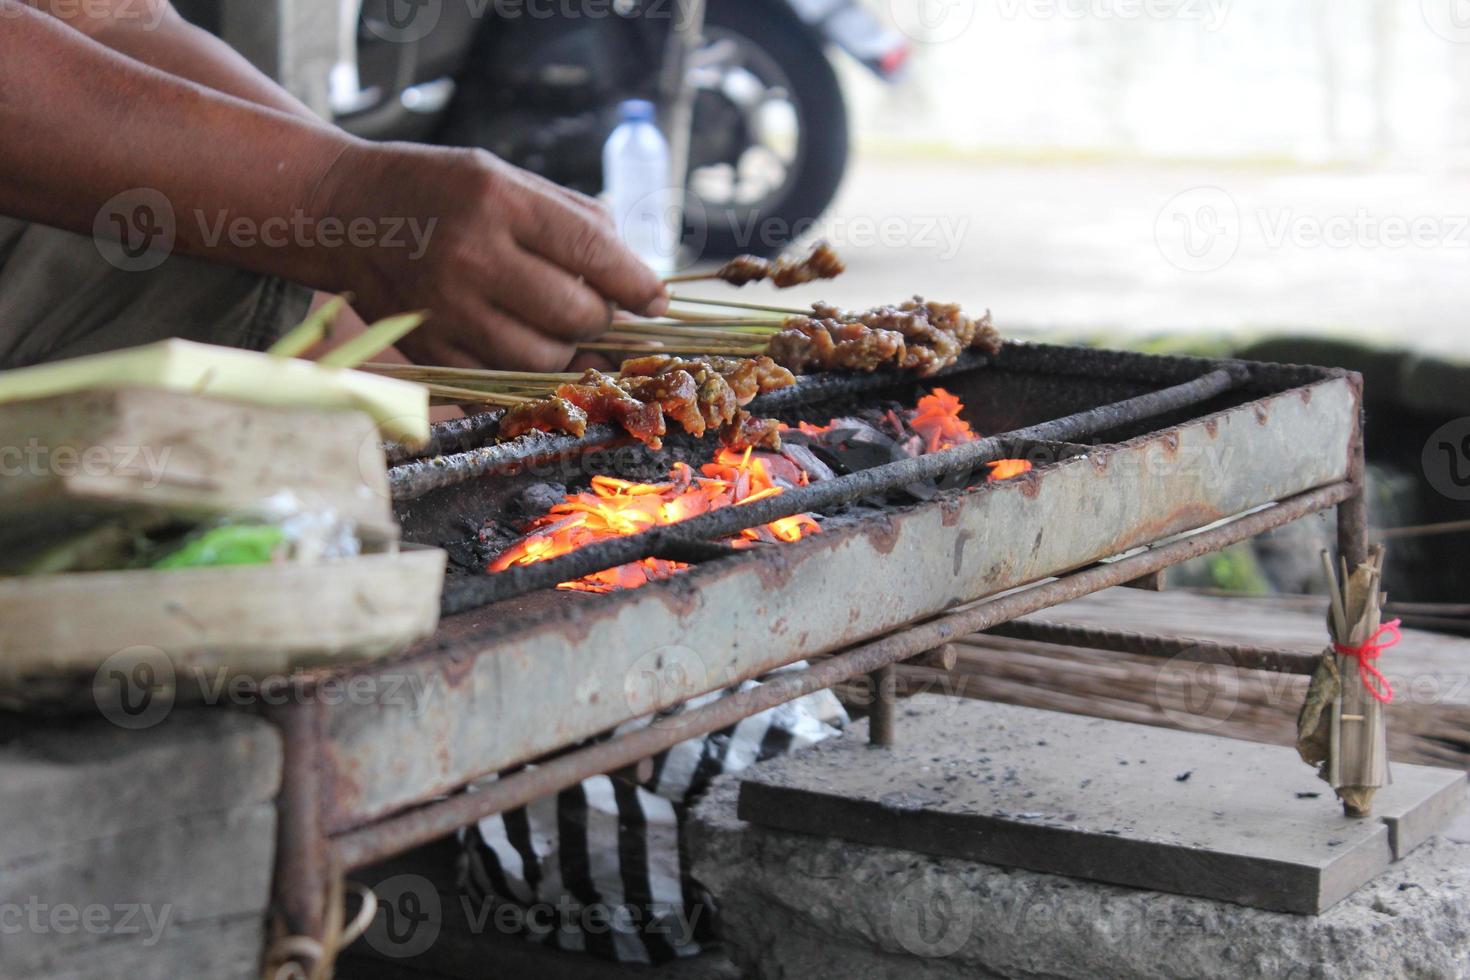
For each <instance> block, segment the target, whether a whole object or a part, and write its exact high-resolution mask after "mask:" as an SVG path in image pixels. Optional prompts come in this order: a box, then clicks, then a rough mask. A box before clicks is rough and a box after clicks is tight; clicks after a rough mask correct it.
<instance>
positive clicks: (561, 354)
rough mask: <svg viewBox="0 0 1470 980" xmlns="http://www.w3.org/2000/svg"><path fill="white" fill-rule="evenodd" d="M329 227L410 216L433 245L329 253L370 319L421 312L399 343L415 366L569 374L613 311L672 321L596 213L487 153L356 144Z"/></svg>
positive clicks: (659, 291)
mask: <svg viewBox="0 0 1470 980" xmlns="http://www.w3.org/2000/svg"><path fill="white" fill-rule="evenodd" d="M310 210H311V211H312V212H313V213H314V215H315V216H316V217H317V218H318V219H320V218H326V217H331V218H339V219H341V220H342V221H344V222H351V221H352V220H353V219H357V218H370V219H372V220H374V221H376V222H380V223H382V226H386V225H387V224H389V223H393V222H396V221H398V220H400V219H402V220H408V219H412V220H414V221H416V222H417V223H418V224H417V227H419V228H421V229H426V230H427V231H428V235H427V242H426V247H425V248H422V249H416V248H414V247H412V245H413V242H412V241H411V240H405V241H404V247H401V248H394V247H384V246H381V245H379V246H377V247H374V248H365V249H351V248H344V249H343V250H341V253H342V254H339V255H325V256H323V259H325V260H326V261H327V262H328V263H335V264H336V266H337V267H336V268H335V269H331V268H328V269H326V270H325V271H324V275H327V276H337V277H340V278H339V283H340V284H339V285H338V286H335V287H334V288H340V289H343V290H348V291H351V292H352V293H354V294H355V295H356V296H357V297H358V300H357V303H356V304H355V305H356V306H357V307H358V309H359V310H360V311H361V312H362V313H363V314H364V316H366V317H367V318H368V319H370V320H371V319H373V318H376V317H379V316H386V315H389V314H392V313H401V312H403V311H405V310H415V309H425V310H428V311H430V312H431V313H432V315H433V316H432V319H431V320H430V322H429V323H428V324H427V325H426V326H424V327H423V328H421V329H420V330H419V331H418V332H416V333H415V334H412V335H410V336H409V337H408V338H406V339H405V340H404V341H402V342H401V343H400V344H399V346H400V348H401V349H402V350H403V351H404V353H406V354H407V355H408V356H409V357H411V358H413V359H414V360H416V361H418V362H419V363H428V364H441V365H450V366H458V367H485V366H493V367H500V368H508V369H516V370H527V371H559V370H561V369H563V368H564V367H566V365H567V364H568V363H569V362H570V361H571V360H572V358H573V356H574V355H575V353H576V344H577V342H578V341H583V340H591V339H594V338H596V337H597V336H599V335H600V334H602V333H603V332H604V331H606V330H607V328H608V325H609V323H610V321H611V318H612V311H613V309H612V308H613V304H616V305H617V306H621V307H622V308H624V309H627V310H632V311H634V312H636V313H640V314H645V315H657V314H659V313H662V312H663V310H664V309H665V307H666V306H667V305H668V304H667V299H666V296H665V293H664V288H663V284H662V283H661V282H660V280H659V279H658V277H657V276H656V275H654V273H653V272H652V271H651V270H649V269H648V267H647V266H645V265H643V263H641V262H639V261H638V259H637V258H636V257H635V256H634V255H633V254H632V253H631V252H629V251H628V250H627V249H626V248H624V247H623V245H622V244H621V243H620V242H619V241H618V239H617V235H616V232H615V231H614V229H613V227H612V221H611V219H610V217H609V216H608V214H607V212H606V211H604V210H603V209H602V208H601V207H600V206H599V205H598V204H597V202H595V201H593V200H591V199H590V198H586V197H583V196H582V195H580V194H576V193H573V192H571V191H568V190H565V189H563V188H560V187H557V186H556V185H555V184H552V183H551V182H549V181H547V180H544V179H542V178H540V177H537V176H535V175H534V174H530V173H527V172H526V171H524V170H519V169H517V168H515V167H512V166H510V165H508V164H506V163H504V162H502V161H501V160H498V159H496V158H495V157H493V156H491V155H490V154H488V153H484V152H482V151H478V150H446V149H439V148H433V147H423V146H413V145H408V144H358V145H355V146H354V147H352V148H351V149H349V150H348V151H347V152H346V153H344V154H343V156H342V157H341V158H340V159H339V160H338V161H337V163H336V165H334V166H333V167H332V169H331V171H330V172H329V174H328V176H327V178H326V180H325V181H324V183H323V187H322V189H321V192H320V195H319V204H317V205H314V206H312V207H311V209H310Z"/></svg>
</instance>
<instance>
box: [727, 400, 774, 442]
mask: <svg viewBox="0 0 1470 980" xmlns="http://www.w3.org/2000/svg"><path fill="white" fill-rule="evenodd" d="M720 441H721V442H723V443H724V444H725V445H726V446H728V447H730V448H731V449H750V448H754V449H770V450H772V451H773V452H779V451H780V450H781V423H780V422H778V421H776V420H775V419H762V418H756V417H755V416H754V415H751V414H750V413H749V412H747V411H745V410H743V409H742V410H741V411H739V412H737V413H736V415H735V418H734V419H732V420H731V421H730V422H729V424H727V425H726V426H725V427H724V428H723V429H721V430H720Z"/></svg>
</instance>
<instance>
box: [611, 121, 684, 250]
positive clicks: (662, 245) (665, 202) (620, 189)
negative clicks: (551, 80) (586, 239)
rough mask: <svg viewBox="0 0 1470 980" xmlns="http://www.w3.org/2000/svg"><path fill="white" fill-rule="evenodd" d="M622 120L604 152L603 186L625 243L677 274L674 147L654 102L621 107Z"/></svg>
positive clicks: (619, 232)
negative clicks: (672, 172)
mask: <svg viewBox="0 0 1470 980" xmlns="http://www.w3.org/2000/svg"><path fill="white" fill-rule="evenodd" d="M618 112H619V115H620V116H621V117H622V122H621V123H620V124H619V125H618V128H617V129H614V130H613V131H612V135H611V136H609V137H608V138H607V145H606V146H604V147H603V149H602V174H603V187H604V189H605V191H606V194H607V202H608V206H609V207H610V208H611V209H612V213H613V217H614V218H615V219H616V221H617V225H618V234H619V235H620V236H621V237H622V240H623V244H625V245H627V246H628V248H630V249H632V250H633V252H634V253H635V254H636V255H637V256H638V257H639V258H641V259H642V260H643V261H644V262H645V263H647V264H648V266H649V267H650V268H652V269H653V270H654V271H655V272H657V273H658V274H659V275H663V276H666V275H669V274H670V273H672V272H673V271H674V261H675V258H676V254H675V253H676V250H677V248H678V242H677V241H676V240H675V236H674V228H675V214H674V207H675V204H674V194H673V191H672V188H670V186H669V144H668V141H667V140H665V139H664V136H663V133H660V132H659V131H658V124H657V123H655V122H654V118H653V116H654V110H653V103H652V102H645V101H643V100H642V99H630V100H628V101H627V102H624V103H623V104H622V105H620V106H619V107H618Z"/></svg>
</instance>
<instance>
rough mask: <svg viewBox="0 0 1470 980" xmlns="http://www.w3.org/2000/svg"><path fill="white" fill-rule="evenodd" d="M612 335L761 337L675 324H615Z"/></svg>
mask: <svg viewBox="0 0 1470 980" xmlns="http://www.w3.org/2000/svg"><path fill="white" fill-rule="evenodd" d="M741 326H751V327H764V326H765V324H762V323H749V322H747V323H743V324H741ZM775 331H776V328H774V327H772V328H771V330H770V332H771V333H774V332H775ZM609 332H610V333H636V334H654V335H657V336H667V337H706V338H707V337H714V336H720V335H726V336H730V337H733V338H734V339H736V340H744V341H747V342H749V341H753V340H755V339H756V338H757V337H758V336H759V335H758V334H750V333H736V332H735V331H734V330H729V329H725V328H722V327H695V326H681V325H678V324H673V323H652V322H647V323H614V324H613V325H612V330H611V331H609Z"/></svg>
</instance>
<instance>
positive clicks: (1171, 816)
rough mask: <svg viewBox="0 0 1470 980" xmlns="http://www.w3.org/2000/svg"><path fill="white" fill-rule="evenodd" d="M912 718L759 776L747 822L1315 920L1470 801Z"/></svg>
mask: <svg viewBox="0 0 1470 980" xmlns="http://www.w3.org/2000/svg"><path fill="white" fill-rule="evenodd" d="M899 712H900V718H899V726H898V731H899V744H898V745H897V746H896V747H894V748H891V749H880V748H874V747H872V746H869V745H868V744H867V733H866V726H865V725H862V724H859V725H857V726H854V729H853V730H852V731H851V732H850V734H849V735H848V736H847V737H845V738H842V739H837V740H833V741H829V742H826V743H823V744H822V745H819V746H817V747H816V748H814V749H812V750H810V751H807V752H803V753H799V754H797V755H794V756H790V757H787V758H784V759H778V760H774V761H773V762H771V763H768V764H765V765H762V766H759V767H757V768H756V769H754V770H752V771H751V772H750V773H749V775H748V777H747V778H746V780H745V781H744V783H743V784H742V787H741V793H740V804H739V816H740V818H741V819H743V820H749V821H751V822H754V823H757V824H761V825H763V826H766V827H770V828H774V829H779V830H786V831H797V832H801V833H807V834H819V835H824V836H825V835H831V836H838V837H843V838H846V839H848V840H852V841H860V842H863V843H869V844H876V845H886V846H890V847H898V848H904V849H906V850H909V851H919V852H922V853H927V854H932V855H937V856H944V857H956V858H967V859H972V860H976V861H983V862H986V863H990V864H998V865H1004V866H1007V867H1015V868H1026V869H1029V870H1032V871H1043V872H1050V873H1054V874H1063V875H1068V876H1070V877H1074V878H1085V879H1091V880H1095V881H1103V882H1110V883H1113V884H1119V885H1128V886H1132V887H1136V888H1147V889H1153V890H1158V891H1164V892H1170V893H1174V894H1179V895H1196V896H1201V897H1205V898H1213V899H1220V900H1224V901H1230V902H1236V903H1239V904H1242V905H1248V906H1252V907H1255V908H1260V909H1267V910H1274V911H1281V912H1294V913H1300V914H1316V913H1321V912H1323V911H1325V910H1327V909H1329V908H1331V907H1332V906H1333V905H1335V904H1336V903H1338V902H1339V901H1341V900H1342V899H1344V898H1345V897H1347V896H1348V895H1349V894H1351V893H1352V892H1353V891H1354V890H1356V889H1357V888H1359V887H1360V886H1362V885H1363V884H1365V883H1366V882H1368V881H1369V880H1371V879H1372V878H1374V877H1375V876H1377V875H1378V874H1380V873H1382V872H1383V871H1384V870H1385V869H1386V868H1387V867H1388V866H1389V865H1390V864H1391V863H1392V862H1393V861H1394V860H1396V859H1397V858H1398V857H1402V856H1403V854H1404V853H1406V852H1407V851H1408V850H1409V849H1412V848H1413V847H1414V846H1416V845H1417V844H1419V843H1421V842H1423V841H1424V840H1425V839H1427V838H1428V837H1430V836H1432V835H1433V834H1434V833H1436V832H1438V830H1439V829H1440V828H1441V827H1442V826H1443V825H1444V824H1445V823H1446V822H1447V821H1448V819H1449V818H1450V816H1451V815H1452V813H1453V811H1454V809H1455V808H1456V807H1458V805H1459V804H1460V802H1461V801H1462V800H1463V799H1464V795H1465V774H1464V773H1463V772H1458V771H1454V770H1445V769H1434V768H1430V767H1424V766H1406V765H1399V766H1395V767H1394V770H1393V775H1394V785H1392V786H1390V787H1387V788H1385V789H1384V790H1382V791H1380V793H1379V795H1378V797H1377V799H1376V801H1375V816H1374V817H1373V818H1371V819H1366V820H1353V819H1349V818H1347V817H1344V816H1343V814H1342V811H1341V809H1340V807H1339V805H1338V803H1337V801H1336V799H1335V798H1334V797H1333V795H1332V792H1331V790H1330V789H1329V788H1328V787H1327V786H1326V785H1325V784H1324V783H1321V782H1320V781H1318V780H1317V779H1316V776H1315V773H1314V772H1313V770H1312V769H1311V768H1310V767H1308V766H1306V765H1304V764H1303V763H1302V762H1301V760H1300V759H1299V758H1298V757H1297V756H1296V753H1295V752H1294V751H1293V750H1291V749H1286V748H1281V747H1278V746H1270V745H1260V744H1256V743H1249V742H1240V741H1235V740H1232V739H1224V738H1219V737H1216V736H1212V735H1202V734H1198V733H1191V732H1178V731H1168V730H1160V729H1157V728H1151V727H1147V726H1142V725H1131V724H1126V723H1122V722H1115V721H1105V720H1101V719H1092V718H1083V717H1078V716H1075V715H1068V714H1061V713H1057V712H1050V711H1041V710H1037V709H1032V708H1018V707H1013V706H1009V705H998V704H988V703H984V702H973V701H964V700H959V699H944V698H935V697H923V698H915V699H913V700H911V701H909V702H905V704H904V705H902V706H900V709H899ZM1396 845H1397V848H1398V850H1397V851H1396V850H1395V847H1396Z"/></svg>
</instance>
